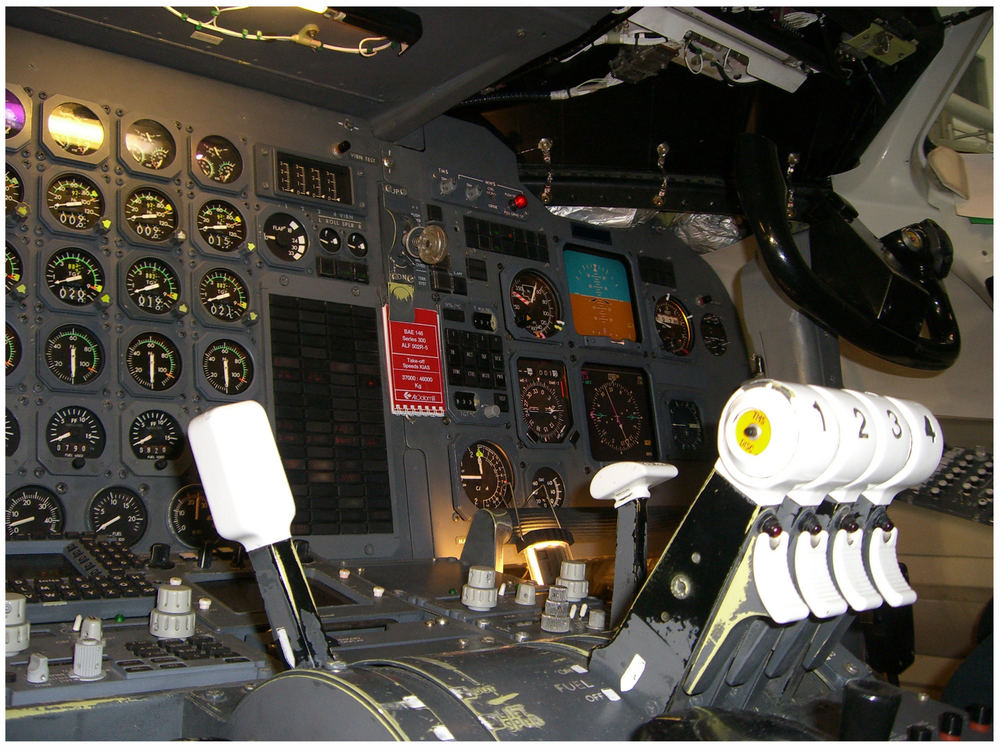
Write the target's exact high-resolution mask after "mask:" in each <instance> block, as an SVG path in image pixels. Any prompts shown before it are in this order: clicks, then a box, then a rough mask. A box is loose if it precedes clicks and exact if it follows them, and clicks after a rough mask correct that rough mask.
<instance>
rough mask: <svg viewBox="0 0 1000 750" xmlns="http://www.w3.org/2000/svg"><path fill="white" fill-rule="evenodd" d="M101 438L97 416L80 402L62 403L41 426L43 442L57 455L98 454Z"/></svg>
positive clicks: (102, 436) (94, 456) (82, 456)
mask: <svg viewBox="0 0 1000 750" xmlns="http://www.w3.org/2000/svg"><path fill="white" fill-rule="evenodd" d="M105 441H106V436H105V432H104V425H103V424H101V420H100V418H99V417H98V416H97V415H96V414H94V412H92V411H91V410H90V409H87V408H85V407H83V406H64V407H63V408H62V409H60V410H59V411H57V412H56V413H55V414H53V415H52V416H51V417H50V418H49V422H48V424H47V425H46V426H45V444H46V445H47V446H48V448H49V451H51V453H52V455H53V456H56V457H58V458H100V456H101V454H102V453H104V443H105Z"/></svg>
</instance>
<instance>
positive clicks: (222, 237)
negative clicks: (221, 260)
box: [196, 201, 247, 253]
mask: <svg viewBox="0 0 1000 750" xmlns="http://www.w3.org/2000/svg"><path fill="white" fill-rule="evenodd" d="M196 220H197V223H198V234H200V235H201V238H202V239H203V240H205V242H207V243H208V246H209V247H211V248H213V249H214V250H222V251H223V252H227V253H228V252H230V251H232V250H235V249H236V248H238V247H239V246H240V245H242V244H243V242H244V240H246V238H247V223H246V220H245V219H244V218H243V214H241V213H240V212H239V209H237V208H236V206H234V205H232V204H231V203H227V202H226V201H209V202H208V203H206V204H205V205H204V206H202V207H201V208H200V209H198V215H197V217H196Z"/></svg>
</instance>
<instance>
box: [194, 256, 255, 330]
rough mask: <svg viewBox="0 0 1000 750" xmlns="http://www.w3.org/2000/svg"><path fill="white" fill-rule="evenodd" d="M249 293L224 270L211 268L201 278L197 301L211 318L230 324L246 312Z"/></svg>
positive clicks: (239, 279) (236, 278)
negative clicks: (198, 300) (199, 301)
mask: <svg viewBox="0 0 1000 750" xmlns="http://www.w3.org/2000/svg"><path fill="white" fill-rule="evenodd" d="M249 297H250V293H249V292H248V291H247V285H246V284H244V283H243V280H242V279H241V278H240V277H239V276H237V275H236V274H235V273H233V272H232V271H230V270H228V269H225V268H213V269H212V270H211V271H209V272H208V273H206V274H205V275H204V276H202V277H201V283H200V284H199V285H198V299H200V300H201V304H202V305H203V306H204V308H205V310H207V311H208V314H209V315H211V316H212V317H213V318H217V319H218V320H222V321H224V322H226V323H232V322H233V321H235V320H239V319H240V318H241V317H242V316H243V314H244V313H245V312H246V311H247V307H248V306H249V304H250V302H249Z"/></svg>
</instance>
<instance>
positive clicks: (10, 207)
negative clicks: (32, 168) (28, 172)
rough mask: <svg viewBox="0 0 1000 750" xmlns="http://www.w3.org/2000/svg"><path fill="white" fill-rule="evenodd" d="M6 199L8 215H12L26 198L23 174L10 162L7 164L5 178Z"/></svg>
mask: <svg viewBox="0 0 1000 750" xmlns="http://www.w3.org/2000/svg"><path fill="white" fill-rule="evenodd" d="M4 199H5V205H6V209H5V210H6V214H7V216H10V215H11V213H12V212H13V211H14V209H15V208H17V205H18V204H19V203H20V202H21V201H23V200H24V183H23V182H21V175H19V174H18V173H17V171H15V169H14V168H13V167H12V166H11V165H10V164H8V165H7V174H6V178H5V179H4Z"/></svg>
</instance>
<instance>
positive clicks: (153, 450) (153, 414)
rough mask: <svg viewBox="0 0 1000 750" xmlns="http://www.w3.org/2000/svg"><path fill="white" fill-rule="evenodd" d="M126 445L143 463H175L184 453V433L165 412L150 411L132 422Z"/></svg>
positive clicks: (176, 422)
mask: <svg viewBox="0 0 1000 750" xmlns="http://www.w3.org/2000/svg"><path fill="white" fill-rule="evenodd" d="M128 443H129V446H131V448H132V453H133V454H135V457H136V458H138V459H142V460H143V461H175V460H177V459H178V458H180V455H181V453H182V452H183V451H184V432H183V431H182V430H181V426H180V423H179V422H178V421H177V420H176V419H174V418H173V417H172V416H170V415H169V414H167V412H165V411H160V410H159V409H150V410H149V411H144V412H143V413H142V414H140V415H139V416H137V417H136V418H135V419H133V420H132V426H131V427H129V429H128Z"/></svg>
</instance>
